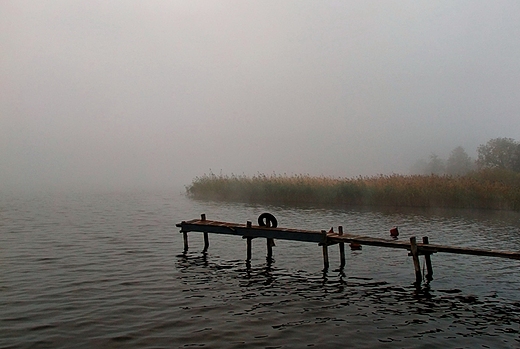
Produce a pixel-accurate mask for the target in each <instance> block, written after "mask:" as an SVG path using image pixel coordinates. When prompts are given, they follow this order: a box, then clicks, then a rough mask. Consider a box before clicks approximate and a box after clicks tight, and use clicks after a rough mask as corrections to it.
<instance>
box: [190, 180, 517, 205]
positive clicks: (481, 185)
mask: <svg viewBox="0 0 520 349" xmlns="http://www.w3.org/2000/svg"><path fill="white" fill-rule="evenodd" d="M186 193H187V195H188V196H189V197H192V198H195V199H210V200H226V201H239V202H255V203H277V204H302V203H312V204H324V205H342V206H343V205H363V206H408V207H449V208H478V209H501V210H516V211H518V210H520V174H519V173H515V172H510V171H503V170H483V171H478V172H473V173H470V174H468V175H465V176H458V177H457V176H437V175H430V176H424V175H410V176H406V175H397V174H393V175H379V176H373V177H361V176H360V177H355V178H331V177H313V176H308V175H293V176H287V175H276V174H273V175H264V174H258V175H256V176H252V177H248V176H236V175H231V176H227V175H215V174H213V173H210V174H209V175H204V176H202V177H197V178H195V179H194V180H193V181H192V183H191V185H189V186H187V187H186Z"/></svg>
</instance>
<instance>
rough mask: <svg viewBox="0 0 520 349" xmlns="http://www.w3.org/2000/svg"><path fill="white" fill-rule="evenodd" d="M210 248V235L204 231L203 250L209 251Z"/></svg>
mask: <svg viewBox="0 0 520 349" xmlns="http://www.w3.org/2000/svg"><path fill="white" fill-rule="evenodd" d="M208 248H209V236H208V233H207V232H204V249H203V250H202V252H208Z"/></svg>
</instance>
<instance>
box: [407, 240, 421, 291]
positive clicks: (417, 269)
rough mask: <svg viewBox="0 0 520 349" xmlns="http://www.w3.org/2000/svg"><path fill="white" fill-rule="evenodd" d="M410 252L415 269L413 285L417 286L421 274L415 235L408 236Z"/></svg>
mask: <svg viewBox="0 0 520 349" xmlns="http://www.w3.org/2000/svg"><path fill="white" fill-rule="evenodd" d="M410 252H411V254H412V258H413V266H414V269H415V285H416V286H418V285H420V284H421V281H422V275H421V263H420V262H419V253H418V252H417V240H416V238H415V236H412V237H411V238H410Z"/></svg>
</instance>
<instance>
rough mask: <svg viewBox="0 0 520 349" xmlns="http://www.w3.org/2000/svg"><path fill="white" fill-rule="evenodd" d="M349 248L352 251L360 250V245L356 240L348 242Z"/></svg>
mask: <svg viewBox="0 0 520 349" xmlns="http://www.w3.org/2000/svg"><path fill="white" fill-rule="evenodd" d="M350 249H351V250H352V251H356V250H361V245H360V244H358V243H356V242H351V243H350Z"/></svg>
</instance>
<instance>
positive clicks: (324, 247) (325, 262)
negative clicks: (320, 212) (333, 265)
mask: <svg viewBox="0 0 520 349" xmlns="http://www.w3.org/2000/svg"><path fill="white" fill-rule="evenodd" d="M321 232H322V234H323V245H322V250H323V270H324V271H327V270H328V269H329V249H328V246H327V232H326V231H325V230H322V231H321Z"/></svg>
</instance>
